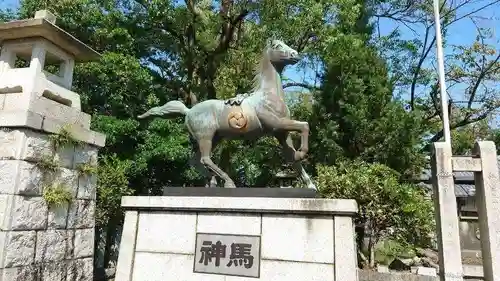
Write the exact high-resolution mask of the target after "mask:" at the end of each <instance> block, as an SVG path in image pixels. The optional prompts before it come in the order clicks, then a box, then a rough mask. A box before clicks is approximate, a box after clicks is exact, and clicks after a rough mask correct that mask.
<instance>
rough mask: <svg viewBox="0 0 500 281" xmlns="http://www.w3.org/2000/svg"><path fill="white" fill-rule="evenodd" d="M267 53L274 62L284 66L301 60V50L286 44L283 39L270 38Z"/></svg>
mask: <svg viewBox="0 0 500 281" xmlns="http://www.w3.org/2000/svg"><path fill="white" fill-rule="evenodd" d="M267 55H268V57H269V60H270V61H271V63H273V64H280V65H282V66H286V65H294V64H296V63H297V62H299V61H300V59H301V57H300V55H299V52H297V51H296V50H294V49H293V48H291V47H290V46H288V45H287V44H285V43H284V42H283V41H281V40H276V39H275V40H269V41H268V44H267Z"/></svg>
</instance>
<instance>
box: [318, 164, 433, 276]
mask: <svg viewBox="0 0 500 281" xmlns="http://www.w3.org/2000/svg"><path fill="white" fill-rule="evenodd" d="M317 170H318V171H317V174H318V176H317V177H316V184H317V186H318V188H319V190H320V192H321V194H322V195H323V196H325V197H327V198H335V199H341V198H342V199H352V198H354V199H356V201H357V203H358V208H359V215H358V217H357V218H356V224H357V225H358V226H362V227H361V228H357V230H358V231H357V234H358V239H357V242H358V253H359V256H360V258H361V260H363V261H364V262H366V263H367V265H369V266H370V267H374V266H375V245H376V244H377V243H378V242H379V241H380V240H381V239H382V238H392V239H394V240H396V241H400V242H402V243H404V244H408V243H410V244H412V245H424V246H425V245H427V243H429V237H430V236H429V235H430V233H431V232H432V230H433V228H434V221H433V208H432V203H431V201H430V200H428V199H427V198H425V194H424V193H423V190H422V189H421V188H419V187H418V186H415V185H412V184H407V183H400V182H399V177H400V176H399V175H398V173H397V172H396V171H394V170H392V169H390V168H389V167H387V166H385V165H382V164H377V163H375V164H368V163H366V162H363V161H360V160H358V159H356V160H354V161H346V162H341V163H338V164H337V165H336V166H325V165H318V167H317ZM363 226H364V227H363ZM365 227H366V228H368V229H369V230H370V233H371V235H370V236H369V243H368V252H369V255H368V257H365V256H364V254H363V253H361V251H360V249H362V246H361V243H363V240H364V239H363V238H364V229H365Z"/></svg>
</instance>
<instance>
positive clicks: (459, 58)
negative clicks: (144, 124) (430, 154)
mask: <svg viewBox="0 0 500 281" xmlns="http://www.w3.org/2000/svg"><path fill="white" fill-rule="evenodd" d="M376 2H378V4H379V5H376V10H375V13H374V17H375V19H376V20H377V22H378V23H379V26H380V25H384V23H387V22H391V23H396V24H397V27H396V28H395V29H393V30H392V31H391V32H390V33H388V34H385V35H384V34H381V33H379V34H378V38H377V42H378V46H379V47H380V49H379V50H380V51H381V54H382V55H383V56H384V58H386V59H388V61H389V62H390V65H391V73H392V78H393V80H394V82H395V84H396V85H397V89H398V90H399V91H400V92H401V93H402V94H404V95H408V106H409V109H410V110H411V111H421V112H422V113H423V118H424V120H425V122H426V123H427V124H426V127H427V128H428V132H427V134H428V138H427V139H428V141H427V144H430V143H432V142H435V141H438V140H440V139H441V138H442V137H443V131H442V129H441V127H440V126H439V123H440V122H441V120H440V116H441V107H440V102H439V99H440V98H439V94H438V93H439V86H438V78H437V71H436V68H435V66H434V64H433V63H432V61H433V60H435V57H434V54H435V51H434V50H435V42H436V36H435V35H434V34H433V31H434V28H435V26H434V15H433V8H432V1H411V2H410V1H394V0H382V1H376ZM499 7H500V1H498V0H487V1H474V0H460V1H442V4H441V6H440V14H441V24H442V31H443V37H444V42H445V48H446V47H449V48H446V49H445V50H447V53H446V54H445V56H446V80H447V93H448V96H447V97H446V98H447V99H449V108H448V111H449V115H450V119H451V129H452V130H453V129H457V128H461V127H463V126H467V125H469V124H473V123H475V122H477V121H481V120H484V119H487V118H488V117H491V116H492V115H494V114H496V111H497V109H498V108H499V107H500V99H499V97H500V95H499V92H498V87H496V84H498V82H499V80H500V54H499V53H498V52H497V51H496V47H495V44H496V42H494V40H495V38H494V37H493V33H492V31H491V30H490V29H488V28H485V26H486V25H485V24H484V21H490V22H492V21H493V22H494V19H487V18H486V19H485V17H484V16H483V15H481V13H484V12H485V11H487V10H490V11H494V10H495V8H496V9H497V10H498V8H499ZM468 20H470V21H471V22H472V23H473V24H474V25H475V26H476V27H477V36H476V40H475V42H473V43H472V44H470V45H463V44H462V45H451V44H447V43H446V42H447V37H448V35H451V34H450V33H449V30H450V29H452V28H453V26H454V25H456V24H457V23H459V22H464V21H468ZM493 25H495V23H493ZM402 29H406V31H408V32H411V33H413V34H414V35H415V36H414V37H413V38H411V39H410V40H408V39H402V36H401V33H402V31H401V30H402ZM379 30H380V29H379ZM408 88H409V89H410V90H409V92H408V91H406V89H408ZM426 148H428V146H426Z"/></svg>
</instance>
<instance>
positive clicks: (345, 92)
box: [311, 39, 424, 176]
mask: <svg viewBox="0 0 500 281" xmlns="http://www.w3.org/2000/svg"><path fill="white" fill-rule="evenodd" d="M352 40H355V39H349V40H345V41H339V42H338V44H337V45H336V46H334V47H332V48H333V49H332V54H331V56H332V60H331V62H330V63H329V64H328V65H327V70H326V73H325V75H324V78H323V79H324V81H323V88H322V89H321V91H318V92H317V94H316V96H315V97H316V101H317V103H315V105H314V107H313V110H312V115H311V116H312V117H311V124H312V125H313V127H314V128H315V130H311V139H312V140H311V147H312V148H311V152H312V153H313V155H314V157H313V160H314V162H315V163H324V164H330V165H332V164H335V163H336V162H337V161H338V160H342V159H345V158H347V159H355V158H358V157H361V158H362V159H363V160H365V161H367V162H379V163H383V164H386V165H387V166H389V167H391V168H393V169H396V170H397V171H399V172H400V173H402V174H403V175H404V176H412V175H418V174H419V172H420V169H421V167H422V166H423V163H424V155H423V154H422V153H421V152H420V150H421V147H420V146H419V145H420V144H421V142H422V137H423V133H424V130H423V128H422V124H421V116H420V115H419V114H417V113H409V112H406V111H405V109H404V106H403V104H402V103H401V102H399V101H397V100H393V97H392V85H391V83H390V82H389V78H388V73H387V69H386V66H385V64H384V62H383V61H382V60H381V59H380V58H379V56H378V55H377V53H376V51H375V50H374V49H373V48H371V47H366V46H359V47H356V48H352V47H349V46H350V45H352V44H354V41H352Z"/></svg>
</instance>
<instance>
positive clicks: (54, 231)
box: [0, 110, 104, 281]
mask: <svg viewBox="0 0 500 281" xmlns="http://www.w3.org/2000/svg"><path fill="white" fill-rule="evenodd" d="M3 114H6V113H5V112H3V111H2V110H0V119H2V118H3V117H4V116H2V115H3ZM24 114H25V116H22V115H23V112H22V111H19V112H18V115H17V116H16V120H13V124H14V125H13V126H12V127H10V126H5V127H0V280H2V281H14V280H19V281H21V280H23V281H35V280H37V281H39V280H46V281H91V280H92V279H93V255H94V212H95V198H96V196H95V188H96V183H97V181H96V175H95V173H93V172H89V170H86V171H87V172H84V170H83V169H81V167H82V165H86V167H95V165H96V164H97V152H98V148H99V147H102V146H103V145H104V136H103V135H101V134H99V133H96V132H93V131H90V130H88V129H84V128H83V127H80V126H71V127H69V128H70V129H68V130H67V131H65V132H69V133H70V138H69V140H70V141H66V143H63V144H61V143H60V144H59V146H57V145H56V142H55V141H54V139H55V138H54V137H50V136H51V135H52V136H54V135H55V134H54V133H57V132H61V128H62V127H63V125H66V124H65V122H68V120H55V119H50V118H44V117H42V116H40V115H38V114H36V113H33V112H31V111H26V112H24ZM14 121H15V122H14ZM4 123H5V122H4ZM2 125H4V124H2ZM66 140H68V139H66ZM57 187H59V188H57ZM64 190H65V193H64V192H63V193H61V192H59V193H57V191H64ZM50 191H52V192H53V193H52V194H50ZM54 192H56V193H54ZM57 194H59V195H61V194H65V196H66V197H65V198H66V199H67V200H59V201H58V202H60V203H61V204H59V205H57V204H52V203H50V202H51V200H50V199H51V197H50V196H51V195H52V199H53V198H54V196H55V195H57Z"/></svg>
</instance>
